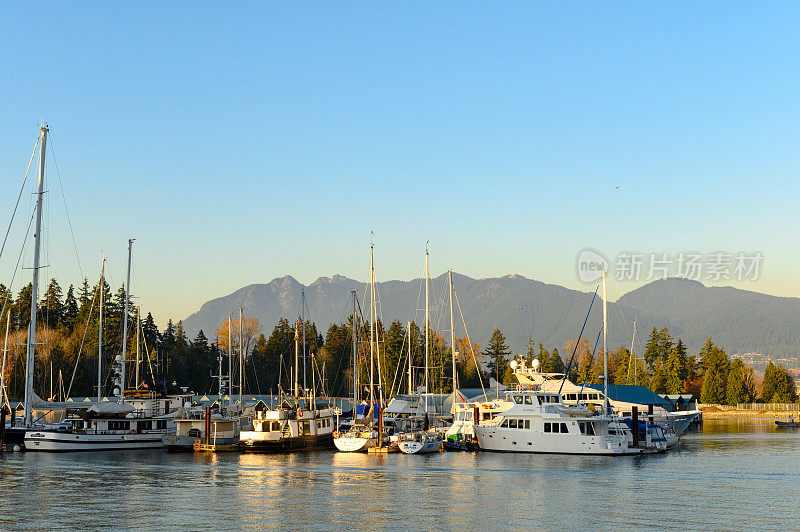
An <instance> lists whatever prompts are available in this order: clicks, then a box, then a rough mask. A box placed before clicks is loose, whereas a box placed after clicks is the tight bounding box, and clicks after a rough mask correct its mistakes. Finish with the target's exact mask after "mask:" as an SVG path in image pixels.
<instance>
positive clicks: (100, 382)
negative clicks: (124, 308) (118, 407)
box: [97, 256, 106, 403]
mask: <svg viewBox="0 0 800 532" xmlns="http://www.w3.org/2000/svg"><path fill="white" fill-rule="evenodd" d="M105 271H106V258H105V256H103V261H102V262H101V263H100V285H99V290H100V320H99V321H98V324H97V402H98V403H99V402H100V401H101V400H102V399H103V284H104V282H105V280H104V278H105Z"/></svg>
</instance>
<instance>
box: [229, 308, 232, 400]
mask: <svg viewBox="0 0 800 532" xmlns="http://www.w3.org/2000/svg"><path fill="white" fill-rule="evenodd" d="M232 360H233V344H232V343H231V313H230V312H228V399H229V400H230V401H233V362H232Z"/></svg>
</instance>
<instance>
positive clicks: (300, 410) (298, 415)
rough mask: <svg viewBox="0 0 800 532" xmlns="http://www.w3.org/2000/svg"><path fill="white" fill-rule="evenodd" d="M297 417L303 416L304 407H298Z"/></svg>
mask: <svg viewBox="0 0 800 532" xmlns="http://www.w3.org/2000/svg"><path fill="white" fill-rule="evenodd" d="M297 417H303V409H302V408H298V409H297Z"/></svg>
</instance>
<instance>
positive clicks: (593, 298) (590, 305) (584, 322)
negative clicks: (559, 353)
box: [558, 283, 600, 395]
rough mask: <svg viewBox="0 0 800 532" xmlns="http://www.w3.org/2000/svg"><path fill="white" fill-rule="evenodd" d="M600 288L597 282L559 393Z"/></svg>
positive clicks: (559, 388) (559, 390) (559, 392)
mask: <svg viewBox="0 0 800 532" xmlns="http://www.w3.org/2000/svg"><path fill="white" fill-rule="evenodd" d="M599 289H600V283H598V284H597V288H595V289H594V294H593V295H592V302H591V303H589V311H588V312H587V313H586V317H585V318H584V319H583V326H582V327H581V332H580V334H579V335H578V340H577V341H576V342H575V347H573V348H572V356H570V357H569V363H568V364H567V371H566V372H564V378H562V379H561V385H560V386H559V387H558V394H559V395H561V389H562V388H563V387H564V381H566V380H567V375H569V370H570V368H571V367H572V361H573V360H574V359H575V351H577V350H578V345H580V343H581V338H582V337H583V330H584V329H585V328H586V322H587V321H589V314H591V313H592V305H594V300H595V298H596V297H597V291H598V290H599Z"/></svg>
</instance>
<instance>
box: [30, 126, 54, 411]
mask: <svg viewBox="0 0 800 532" xmlns="http://www.w3.org/2000/svg"><path fill="white" fill-rule="evenodd" d="M39 131H40V134H41V139H42V147H41V149H40V150H39V191H38V192H37V193H36V232H35V233H34V234H33V239H34V244H33V283H32V285H31V321H30V323H29V324H28V345H27V351H26V355H27V356H26V360H25V426H26V427H30V426H31V425H33V364H34V356H33V354H34V345H35V344H36V306H37V303H38V301H39V249H40V248H41V244H42V199H43V196H44V167H45V148H46V145H47V132H48V131H50V128H49V127H47V125H46V124H42V125H41V126H40V127H39Z"/></svg>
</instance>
